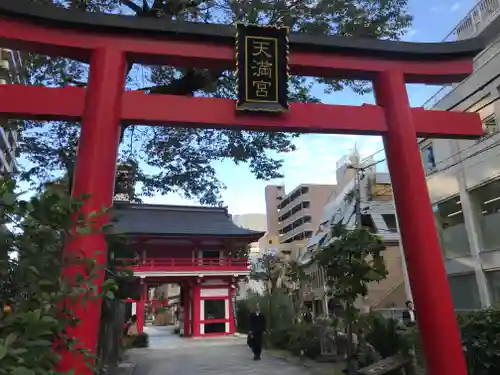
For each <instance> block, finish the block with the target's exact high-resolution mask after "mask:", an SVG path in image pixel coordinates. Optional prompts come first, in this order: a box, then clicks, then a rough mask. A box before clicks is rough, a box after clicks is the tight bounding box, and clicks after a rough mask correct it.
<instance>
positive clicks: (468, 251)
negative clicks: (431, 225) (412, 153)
mask: <svg viewBox="0 0 500 375" xmlns="http://www.w3.org/2000/svg"><path fill="white" fill-rule="evenodd" d="M499 15H500V0H482V1H479V2H478V3H477V4H476V5H475V6H474V7H473V9H472V10H471V11H470V13H469V14H468V15H467V16H466V17H465V18H464V19H463V20H462V21H460V22H459V23H458V25H457V26H456V28H455V29H454V30H453V32H452V33H451V34H450V36H449V37H448V39H466V38H471V37H474V36H477V35H480V36H481V37H483V38H484V39H485V40H486V41H487V42H488V43H489V45H488V47H487V48H486V49H485V50H484V51H483V52H482V53H480V54H479V55H478V56H476V58H475V61H474V73H473V74H472V75H471V76H469V77H468V78H467V79H465V80H464V81H462V82H461V83H459V84H456V85H452V86H445V87H444V88H443V89H442V90H440V91H439V92H438V93H437V94H435V95H434V96H433V97H431V98H430V99H429V100H428V101H427V103H426V104H425V107H427V108H432V109H436V110H454V111H467V112H476V113H479V115H480V116H481V119H482V120H483V124H484V128H485V131H486V133H487V134H486V135H485V136H484V137H483V138H481V139H478V140H475V141H469V140H436V139H425V140H422V141H421V151H422V158H423V163H424V167H425V170H426V174H427V182H428V188H429V193H430V197H431V201H432V202H433V204H434V211H435V216H436V223H437V226H438V232H439V235H440V240H441V247H442V252H443V257H444V259H445V265H446V271H447V273H448V279H449V283H450V289H451V293H452V297H453V301H454V303H455V308H457V309H476V308H481V307H487V306H489V305H490V304H492V303H494V302H498V301H500V230H499V228H500V147H499V145H500V132H499V126H500V100H499V99H500V93H499V90H500V16H499ZM424 250H425V249H422V251H424Z"/></svg>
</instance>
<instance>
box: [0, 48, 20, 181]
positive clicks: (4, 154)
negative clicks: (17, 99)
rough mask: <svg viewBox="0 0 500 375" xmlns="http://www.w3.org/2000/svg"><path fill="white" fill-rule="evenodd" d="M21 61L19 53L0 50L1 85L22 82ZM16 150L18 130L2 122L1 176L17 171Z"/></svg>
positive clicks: (0, 132)
mask: <svg viewBox="0 0 500 375" xmlns="http://www.w3.org/2000/svg"><path fill="white" fill-rule="evenodd" d="M21 61H22V60H21V56H20V54H19V52H15V51H11V50H8V49H2V48H0V85H5V84H7V83H12V82H20V77H19V74H18V72H20V71H21V69H20V68H21ZM16 148H17V132H16V129H15V128H13V127H12V126H11V124H9V122H8V121H6V120H0V175H2V174H5V173H12V172H14V171H15V170H16Z"/></svg>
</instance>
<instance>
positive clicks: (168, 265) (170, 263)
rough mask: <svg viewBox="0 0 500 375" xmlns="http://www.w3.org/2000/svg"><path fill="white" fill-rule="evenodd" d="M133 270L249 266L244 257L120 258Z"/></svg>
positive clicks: (237, 269) (242, 268) (237, 268)
mask: <svg viewBox="0 0 500 375" xmlns="http://www.w3.org/2000/svg"><path fill="white" fill-rule="evenodd" d="M120 260H121V261H123V262H124V263H126V264H129V265H130V266H128V267H130V268H131V269H132V271H134V272H155V271H156V272H161V271H163V272H203V271H235V272H248V271H249V270H250V268H251V266H250V264H249V262H248V259H246V258H220V259H207V258H194V259H193V258H147V259H120Z"/></svg>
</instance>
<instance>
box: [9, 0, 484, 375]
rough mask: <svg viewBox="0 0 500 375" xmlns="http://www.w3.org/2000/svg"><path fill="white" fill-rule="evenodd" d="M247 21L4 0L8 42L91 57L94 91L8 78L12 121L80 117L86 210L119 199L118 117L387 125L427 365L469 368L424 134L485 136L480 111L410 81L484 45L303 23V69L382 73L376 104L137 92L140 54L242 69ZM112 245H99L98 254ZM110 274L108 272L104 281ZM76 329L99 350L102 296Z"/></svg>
mask: <svg viewBox="0 0 500 375" xmlns="http://www.w3.org/2000/svg"><path fill="white" fill-rule="evenodd" d="M234 41H235V29H234V28H233V27H230V26H225V25H206V24H203V25H201V24H193V23H175V22H165V21H163V20H155V19H149V18H148V19H141V18H136V17H131V16H115V15H105V14H96V13H85V12H76V11H68V10H64V9H59V8H55V7H49V6H43V5H36V4H32V3H31V2H29V1H27V0H16V1H15V2H13V1H11V0H0V45H2V46H3V47H8V48H12V49H19V50H28V51H33V52H38V53H42V54H48V55H54V56H63V57H68V58H72V59H76V60H80V61H85V62H89V63H90V74H89V82H88V87H87V89H82V88H76V87H64V88H46V87H35V86H21V85H4V86H0V116H1V117H4V118H24V119H46V120H81V135H80V141H79V147H78V157H77V165H76V172H75V180H74V191H73V194H74V195H76V196H80V195H81V194H82V193H85V194H90V195H91V198H90V200H89V201H88V202H87V203H86V204H85V206H84V211H85V213H89V212H91V211H94V210H99V209H100V208H101V207H102V206H110V205H111V203H112V196H113V188H114V178H115V168H116V160H117V154H118V143H119V135H120V124H121V123H125V124H141V125H158V126H188V127H209V128H230V129H241V130H260V131H270V132H275V131H297V132H310V133H331V134H339V133H340V134H364V135H381V136H382V137H383V140H384V145H385V150H386V155H387V161H388V164H389V169H390V173H391V179H392V184H393V190H394V196H395V201H396V209H397V213H398V219H399V225H400V229H401V237H402V242H403V246H404V251H405V256H406V260H407V267H408V274H409V278H410V282H411V289H412V292H413V296H414V299H415V300H414V302H415V306H416V308H417V311H418V324H419V327H420V331H421V336H422V343H423V347H424V352H425V357H426V362H427V366H428V374H429V375H467V370H466V366H465V361H464V358H463V354H462V346H461V344H460V335H459V331H458V328H457V324H456V319H455V315H454V309H453V303H452V300H451V295H450V291H449V287H448V281H447V277H446V272H445V269H444V265H443V260H442V257H441V251H440V245H439V241H438V236H437V233H436V229H435V226H434V218H433V213H432V208H431V202H430V199H429V195H428V192H427V186H426V180H425V175H424V171H423V167H422V162H421V158H420V151H419V147H418V143H417V137H434V138H471V139H472V138H477V137H480V136H482V135H483V128H482V124H481V121H480V119H479V116H478V115H477V114H472V113H455V112H444V111H427V110H424V109H422V108H410V105H409V101H408V96H407V92H406V86H405V84H406V83H433V84H440V83H441V84H443V83H452V82H458V81H460V80H462V79H464V78H465V77H467V76H468V75H469V74H470V73H471V72H472V59H473V57H474V56H475V55H476V54H477V53H479V52H480V50H481V49H482V46H483V43H482V41H480V40H476V39H472V40H466V41H460V42H453V43H435V44H422V43H405V42H392V41H380V40H372V39H356V38H348V37H332V36H316V35H315V36H311V35H305V34H291V36H290V69H291V73H292V74H298V75H302V76H316V77H318V76H320V77H329V78H348V79H364V80H371V81H373V83H374V88H375V94H376V101H377V105H364V106H361V107H349V106H333V105H322V104H298V103H297V104H291V109H290V111H289V112H288V113H284V114H280V115H275V114H273V115H255V114H252V115H247V114H242V113H237V112H236V111H235V102H234V101H233V100H225V99H207V98H187V97H177V96H168V95H146V94H143V93H139V92H125V90H124V86H125V72H126V68H127V66H128V65H129V64H132V63H143V64H154V65H169V66H175V67H199V68H215V69H218V71H221V70H224V69H226V70H234V67H235V56H234ZM103 248H105V241H104V239H103V238H102V237H101V236H85V237H82V238H81V239H79V240H78V243H73V244H72V245H71V246H69V247H68V249H67V250H66V251H67V252H68V253H71V252H73V251H78V250H80V249H83V251H84V252H85V253H86V254H88V255H92V254H93V253H94V251H96V249H103ZM106 259H107V256H106V254H105V253H102V254H101V255H99V256H98V258H97V259H96V260H97V264H98V265H103V264H105V263H106ZM102 281H103V279H102V277H101V278H100V279H99V280H97V282H98V285H100V283H102ZM77 313H78V317H79V319H80V320H81V325H80V326H78V327H77V328H76V329H74V330H72V331H71V334H72V335H74V336H76V337H78V338H79V339H80V340H81V341H82V343H83V345H84V346H85V347H87V348H90V349H91V350H93V351H95V348H96V343H97V337H98V330H99V318H100V313H101V306H100V304H89V305H87V306H86V307H85V308H84V309H82V308H77ZM68 369H75V370H76V372H77V373H82V374H90V373H91V372H90V370H89V369H88V368H87V367H86V366H85V365H84V359H83V358H81V357H79V356H77V355H73V354H70V353H64V355H63V360H62V363H61V370H68Z"/></svg>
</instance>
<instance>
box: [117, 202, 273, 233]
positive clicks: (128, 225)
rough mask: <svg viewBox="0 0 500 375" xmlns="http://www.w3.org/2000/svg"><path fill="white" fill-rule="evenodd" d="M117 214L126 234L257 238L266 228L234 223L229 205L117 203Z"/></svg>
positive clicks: (118, 221) (122, 229)
mask: <svg viewBox="0 0 500 375" xmlns="http://www.w3.org/2000/svg"><path fill="white" fill-rule="evenodd" d="M113 217H114V218H115V219H116V220H117V224H116V225H117V228H118V230H119V231H120V232H125V233H126V234H136V235H137V234H142V235H155V236H193V237H194V236H209V237H245V238H249V239H251V240H257V239H258V238H260V237H262V236H263V235H264V232H258V231H253V230H249V229H245V228H241V227H239V226H237V225H236V224H234V223H233V221H232V220H231V216H230V215H229V214H228V212H227V209H226V208H220V207H200V206H174V205H156V204H134V203H117V204H115V205H114V209H113Z"/></svg>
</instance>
